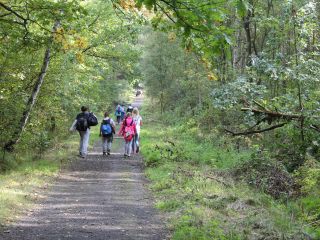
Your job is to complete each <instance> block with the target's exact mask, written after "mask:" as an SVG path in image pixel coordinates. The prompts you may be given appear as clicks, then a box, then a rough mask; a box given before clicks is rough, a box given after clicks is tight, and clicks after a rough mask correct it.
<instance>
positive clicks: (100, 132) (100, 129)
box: [99, 123, 102, 137]
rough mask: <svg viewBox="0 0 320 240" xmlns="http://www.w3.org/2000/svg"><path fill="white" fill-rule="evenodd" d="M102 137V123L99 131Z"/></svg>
mask: <svg viewBox="0 0 320 240" xmlns="http://www.w3.org/2000/svg"><path fill="white" fill-rule="evenodd" d="M101 136H102V123H101V125H100V130H99V137H101Z"/></svg>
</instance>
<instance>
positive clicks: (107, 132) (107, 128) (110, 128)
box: [99, 112, 116, 155]
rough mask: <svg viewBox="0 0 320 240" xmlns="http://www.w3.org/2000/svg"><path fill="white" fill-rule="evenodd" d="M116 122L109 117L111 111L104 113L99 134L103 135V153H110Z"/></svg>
mask: <svg viewBox="0 0 320 240" xmlns="http://www.w3.org/2000/svg"><path fill="white" fill-rule="evenodd" d="M115 129H116V127H115V124H114V121H113V120H112V119H111V118H109V113H108V112H105V113H104V119H103V120H102V122H101V126H100V133H99V136H100V137H102V154H103V155H106V154H108V155H110V151H111V146H112V141H113V134H114V133H115Z"/></svg>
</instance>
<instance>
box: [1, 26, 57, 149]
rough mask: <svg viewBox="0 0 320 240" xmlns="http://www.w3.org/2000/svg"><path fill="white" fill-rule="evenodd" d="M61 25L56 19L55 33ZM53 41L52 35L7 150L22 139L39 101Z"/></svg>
mask: <svg viewBox="0 0 320 240" xmlns="http://www.w3.org/2000/svg"><path fill="white" fill-rule="evenodd" d="M59 25H60V22H59V21H56V22H55V24H54V26H53V33H54V32H56V30H57V28H58V26H59ZM52 41H53V37H51V38H50V40H49V43H48V47H47V49H46V51H45V54H44V58H43V63H42V67H41V71H40V73H39V76H38V78H37V81H36V83H35V85H34V87H33V90H32V93H31V96H30V97H29V99H28V102H27V104H26V107H25V110H24V112H23V113H22V116H21V118H20V121H19V126H18V128H17V129H16V131H15V132H14V134H13V136H12V138H11V140H10V141H9V142H7V143H6V144H5V146H4V149H5V150H7V151H13V150H14V145H16V144H17V143H18V142H19V141H20V139H21V136H22V133H23V131H24V129H25V128H26V126H27V123H28V120H29V117H30V114H31V111H32V109H33V107H34V105H35V103H36V101H37V97H38V95H39V92H40V89H41V86H42V84H43V81H44V77H45V76H46V73H47V70H48V67H49V63H50V52H51V50H50V47H51V44H52Z"/></svg>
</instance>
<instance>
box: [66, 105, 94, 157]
mask: <svg viewBox="0 0 320 240" xmlns="http://www.w3.org/2000/svg"><path fill="white" fill-rule="evenodd" d="M96 125H98V119H97V117H96V116H95V115H94V114H93V113H90V112H89V108H88V107H86V106H82V107H81V113H79V114H78V115H77V117H76V119H75V121H74V122H73V124H72V126H71V128H70V130H71V131H74V130H77V131H78V132H79V135H80V146H79V156H80V157H82V158H85V157H86V155H87V154H88V145H89V137H90V127H91V126H96Z"/></svg>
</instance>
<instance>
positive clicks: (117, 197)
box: [0, 98, 168, 240]
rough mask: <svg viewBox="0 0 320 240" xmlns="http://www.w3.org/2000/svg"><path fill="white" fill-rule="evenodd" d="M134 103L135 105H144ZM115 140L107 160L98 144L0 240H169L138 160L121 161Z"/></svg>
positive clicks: (140, 162)
mask: <svg viewBox="0 0 320 240" xmlns="http://www.w3.org/2000/svg"><path fill="white" fill-rule="evenodd" d="M137 100H138V101H136V102H135V103H134V104H133V105H134V106H137V105H138V106H139V105H140V104H141V102H142V99H141V98H138V99H137ZM139 101H140V102H139ZM117 141H122V139H115V140H114V143H115V144H114V147H115V148H114V149H113V151H112V152H111V155H110V156H102V154H101V153H102V149H101V147H100V141H99V142H97V143H96V144H95V146H94V149H93V151H91V153H90V154H89V155H88V157H87V158H86V159H77V160H75V161H73V163H72V164H71V165H70V166H69V167H68V169H67V170H64V171H63V172H62V173H61V175H60V177H59V179H57V181H56V182H55V183H54V184H53V186H52V187H51V188H50V190H49V191H48V192H46V193H43V194H44V195H45V198H44V199H43V200H42V201H40V202H38V203H37V204H36V206H35V208H34V209H33V210H31V211H30V212H29V214H27V215H26V216H23V217H21V218H20V219H19V220H18V221H17V222H16V223H14V224H13V225H12V226H8V227H7V228H6V229H5V231H4V232H2V233H0V239H12V240H18V239H19V240H21V239H24V240H37V239H46V240H47V239H49V240H50V239H52V240H53V239H54V240H59V239H61V240H62V239H72V240H81V239H94V240H96V239H101V240H102V239H103V240H106V239H112V240H118V239H119V240H122V239H138V240H140V239H150V240H161V239H168V232H167V230H166V229H165V226H164V223H163V222H164V221H163V218H162V217H161V216H160V215H159V213H157V211H156V210H155V209H154V208H153V202H152V198H151V195H150V192H149V191H148V190H147V187H146V185H147V184H148V183H147V180H146V179H145V177H144V174H143V170H142V158H141V156H139V155H134V156H132V157H131V158H129V159H124V157H123V153H122V149H120V148H121V146H122V144H121V143H120V142H118V143H117ZM116 148H117V149H116Z"/></svg>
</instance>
